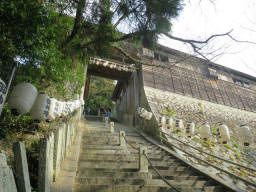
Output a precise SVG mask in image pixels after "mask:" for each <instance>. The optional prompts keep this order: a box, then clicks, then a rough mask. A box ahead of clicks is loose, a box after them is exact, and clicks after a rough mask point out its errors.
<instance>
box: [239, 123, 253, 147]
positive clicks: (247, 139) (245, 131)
mask: <svg viewBox="0 0 256 192" xmlns="http://www.w3.org/2000/svg"><path fill="white" fill-rule="evenodd" d="M238 134H239V138H240V141H241V142H242V143H243V145H244V146H249V145H250V144H251V142H252V138H253V136H252V133H251V131H250V128H249V127H248V126H246V125H241V126H240V127H239V128H238Z"/></svg>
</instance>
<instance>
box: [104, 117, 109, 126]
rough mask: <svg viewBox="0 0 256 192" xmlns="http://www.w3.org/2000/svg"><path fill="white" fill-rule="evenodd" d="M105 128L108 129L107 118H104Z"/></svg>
mask: <svg viewBox="0 0 256 192" xmlns="http://www.w3.org/2000/svg"><path fill="white" fill-rule="evenodd" d="M105 127H108V117H105Z"/></svg>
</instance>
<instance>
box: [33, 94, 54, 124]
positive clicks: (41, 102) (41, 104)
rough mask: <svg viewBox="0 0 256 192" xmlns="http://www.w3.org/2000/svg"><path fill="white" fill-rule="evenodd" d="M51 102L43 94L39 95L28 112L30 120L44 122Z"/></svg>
mask: <svg viewBox="0 0 256 192" xmlns="http://www.w3.org/2000/svg"><path fill="white" fill-rule="evenodd" d="M50 105H51V100H50V98H49V97H48V95H46V94H45V93H40V94H39V95H38V96H37V98H36V101H35V103H34V105H33V107H32V108H31V110H30V115H31V117H32V119H34V120H38V121H42V120H46V119H47V117H48V115H49V110H50Z"/></svg>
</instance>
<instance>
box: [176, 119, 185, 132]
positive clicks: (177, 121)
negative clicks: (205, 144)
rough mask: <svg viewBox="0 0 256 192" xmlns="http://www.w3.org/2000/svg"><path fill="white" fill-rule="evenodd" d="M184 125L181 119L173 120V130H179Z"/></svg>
mask: <svg viewBox="0 0 256 192" xmlns="http://www.w3.org/2000/svg"><path fill="white" fill-rule="evenodd" d="M183 127H184V125H183V121H182V120H181V119H176V121H175V130H180V129H182V128H183Z"/></svg>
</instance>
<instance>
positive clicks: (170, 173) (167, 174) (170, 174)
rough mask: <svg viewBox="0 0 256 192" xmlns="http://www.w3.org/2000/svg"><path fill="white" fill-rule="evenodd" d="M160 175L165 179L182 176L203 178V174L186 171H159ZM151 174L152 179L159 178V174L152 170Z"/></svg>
mask: <svg viewBox="0 0 256 192" xmlns="http://www.w3.org/2000/svg"><path fill="white" fill-rule="evenodd" d="M158 171H159V172H160V174H161V175H162V176H164V177H173V176H180V177H189V176H201V175H202V174H201V173H200V172H198V171H196V170H190V169H185V170H183V171H179V170H175V169H174V170H158ZM150 173H151V174H152V177H158V174H157V173H156V172H155V171H154V170H153V169H150Z"/></svg>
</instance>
